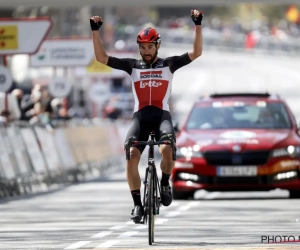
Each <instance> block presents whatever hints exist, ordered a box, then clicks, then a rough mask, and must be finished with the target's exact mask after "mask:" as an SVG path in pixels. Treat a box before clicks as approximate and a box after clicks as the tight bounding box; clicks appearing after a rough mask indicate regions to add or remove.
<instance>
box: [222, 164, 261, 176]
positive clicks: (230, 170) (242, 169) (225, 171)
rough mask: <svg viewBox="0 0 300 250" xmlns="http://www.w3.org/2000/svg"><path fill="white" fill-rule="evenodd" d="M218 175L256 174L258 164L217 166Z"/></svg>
mask: <svg viewBox="0 0 300 250" xmlns="http://www.w3.org/2000/svg"><path fill="white" fill-rule="evenodd" d="M217 175H218V176H256V175H257V167H256V166H222V167H218V168H217Z"/></svg>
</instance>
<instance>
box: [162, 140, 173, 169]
mask: <svg viewBox="0 0 300 250" xmlns="http://www.w3.org/2000/svg"><path fill="white" fill-rule="evenodd" d="M159 150H160V154H161V156H162V159H161V163H160V168H161V171H162V172H163V173H164V174H171V173H172V170H173V168H174V165H175V162H174V161H173V158H172V148H171V146H169V145H161V146H160V149H159Z"/></svg>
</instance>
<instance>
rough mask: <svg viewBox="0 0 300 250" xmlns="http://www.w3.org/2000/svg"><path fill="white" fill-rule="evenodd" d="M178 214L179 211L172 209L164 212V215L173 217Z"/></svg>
mask: <svg viewBox="0 0 300 250" xmlns="http://www.w3.org/2000/svg"><path fill="white" fill-rule="evenodd" d="M179 214H180V212H178V211H172V212H169V213H168V214H166V215H165V217H175V216H177V215H179Z"/></svg>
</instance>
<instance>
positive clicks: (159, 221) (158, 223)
mask: <svg viewBox="0 0 300 250" xmlns="http://www.w3.org/2000/svg"><path fill="white" fill-rule="evenodd" d="M166 221H168V219H162V218H159V219H155V224H157V225H160V224H163V223H164V222H166Z"/></svg>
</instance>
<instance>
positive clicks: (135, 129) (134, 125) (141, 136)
mask: <svg viewBox="0 0 300 250" xmlns="http://www.w3.org/2000/svg"><path fill="white" fill-rule="evenodd" d="M151 131H154V132H155V140H156V141H159V140H164V138H166V140H168V137H169V136H170V137H171V138H173V139H174V142H175V141H176V136H175V132H174V128H173V123H172V117H171V114H170V112H169V111H165V110H162V109H160V108H157V107H155V106H146V107H144V108H142V109H140V110H139V111H137V112H135V113H134V114H133V116H132V120H131V124H130V126H129V130H128V133H127V136H126V140H125V143H126V142H127V141H128V139H129V138H130V137H133V138H134V140H138V141H148V140H149V135H150V132H151ZM134 147H136V148H137V149H139V150H140V152H141V154H142V153H143V151H144V149H145V147H146V146H145V145H136V146H134Z"/></svg>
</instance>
